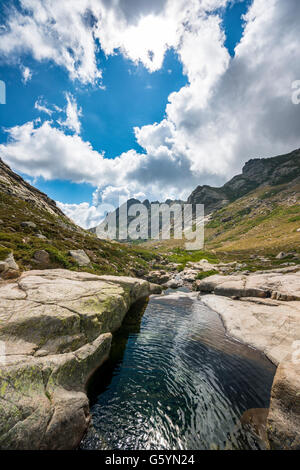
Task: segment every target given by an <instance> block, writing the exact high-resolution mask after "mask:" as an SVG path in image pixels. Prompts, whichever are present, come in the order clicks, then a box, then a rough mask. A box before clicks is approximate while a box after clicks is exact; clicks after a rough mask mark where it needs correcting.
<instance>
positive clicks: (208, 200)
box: [188, 149, 300, 214]
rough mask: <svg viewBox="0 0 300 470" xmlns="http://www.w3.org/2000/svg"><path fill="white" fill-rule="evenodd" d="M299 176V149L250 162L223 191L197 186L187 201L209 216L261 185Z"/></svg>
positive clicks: (278, 183)
mask: <svg viewBox="0 0 300 470" xmlns="http://www.w3.org/2000/svg"><path fill="white" fill-rule="evenodd" d="M299 176H300V149H297V150H295V151H293V152H291V153H289V154H286V155H279V156H277V157H271V158H255V159H252V160H249V161H248V162H247V163H246V164H245V166H244V168H243V170H242V173H241V174H240V175H237V176H234V177H233V178H232V179H231V180H230V181H228V182H227V183H225V184H224V186H222V187H220V188H215V187H212V186H207V185H204V186H198V187H197V188H196V189H195V190H194V191H193V192H192V194H191V195H190V196H189V198H188V203H189V204H204V205H205V212H206V213H207V214H209V213H211V212H213V211H215V210H218V209H221V208H222V207H224V206H226V205H227V204H229V203H231V202H233V201H235V200H237V199H239V198H240V197H243V196H245V195H246V194H249V193H250V192H251V191H253V190H255V189H257V188H258V187H259V186H261V185H270V186H277V185H280V184H283V183H288V182H289V181H293V180H294V179H296V178H297V177H299Z"/></svg>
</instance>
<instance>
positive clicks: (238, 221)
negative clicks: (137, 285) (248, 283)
mask: <svg viewBox="0 0 300 470" xmlns="http://www.w3.org/2000/svg"><path fill="white" fill-rule="evenodd" d="M188 202H189V203H190V204H205V212H206V214H207V215H208V222H207V224H206V226H205V250H207V251H210V252H211V251H213V253H215V254H216V255H217V256H218V258H219V259H223V260H234V259H240V260H244V261H246V262H247V263H248V264H249V263H250V264H251V265H253V266H254V265H255V266H257V267H258V268H263V267H264V263H261V262H259V263H257V261H256V264H255V262H254V261H252V259H253V258H254V259H255V258H256V259H257V257H259V256H266V257H269V264H270V263H271V265H274V264H275V265H276V264H284V263H286V262H288V261H289V256H287V257H286V258H283V259H281V260H279V259H276V256H277V255H278V254H279V252H285V253H286V254H287V255H288V254H289V252H293V255H295V254H296V259H295V256H292V255H291V257H290V258H292V259H293V262H299V261H297V253H298V254H299V253H300V248H299V247H300V150H295V151H294V152H291V153H289V154H287V155H281V156H277V157H273V158H264V159H253V160H250V161H249V162H247V163H246V165H245V166H244V168H243V172H242V174H240V175H237V176H235V177H234V178H232V179H231V180H230V181H229V182H228V183H226V184H225V185H224V186H222V187H221V188H213V187H210V186H198V187H197V188H196V189H195V190H194V191H193V193H192V194H191V195H190V197H189V198H188ZM153 245H155V246H158V247H159V250H160V251H161V252H164V253H165V252H168V251H170V250H172V251H174V250H175V251H176V249H182V248H183V241H181V240H178V241H176V240H170V241H160V242H154V241H148V242H147V243H145V244H144V245H143V246H145V247H147V248H151V247H152V246H153Z"/></svg>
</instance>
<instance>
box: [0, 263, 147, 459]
mask: <svg viewBox="0 0 300 470" xmlns="http://www.w3.org/2000/svg"><path fill="white" fill-rule="evenodd" d="M153 289H154V286H150V284H149V283H148V282H147V281H144V280H141V279H133V278H122V277H114V276H96V275H92V274H89V273H80V272H79V273H78V272H73V271H67V270H63V269H55V270H43V271H28V272H26V273H23V274H22V275H21V277H20V278H19V279H18V282H10V283H4V284H2V285H0V341H3V342H4V343H5V348H6V355H5V356H4V357H0V364H1V365H0V374H1V386H0V396H1V400H0V449H13V450H18V449H20V450H21V449H29V450H36V449H73V448H75V447H76V446H78V444H79V442H80V440H81V438H82V437H83V435H84V433H85V431H86V429H87V427H88V424H89V421H90V416H89V404H88V399H87V396H86V392H85V390H86V389H85V387H86V383H87V380H88V378H89V377H90V376H91V374H92V373H93V372H94V371H95V370H96V369H97V368H98V367H99V366H100V365H101V364H102V363H103V362H104V361H105V360H106V359H107V357H108V355H109V350H110V344H111V337H112V335H111V333H112V332H114V331H115V330H116V329H117V328H119V327H120V325H121V323H122V321H123V319H124V316H125V314H126V312H127V311H128V310H129V308H130V306H131V304H132V303H133V302H135V301H137V300H139V299H141V298H144V297H147V296H149V294H150V293H151V292H152V291H153Z"/></svg>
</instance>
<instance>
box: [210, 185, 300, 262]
mask: <svg viewBox="0 0 300 470" xmlns="http://www.w3.org/2000/svg"><path fill="white" fill-rule="evenodd" d="M299 228H300V180H299V179H298V180H295V181H294V182H292V183H288V184H285V185H280V186H275V187H274V186H273V187H267V186H265V187H263V188H259V189H257V190H255V191H252V192H251V193H250V194H248V195H247V196H244V197H242V198H240V199H238V200H237V201H235V202H233V203H231V204H229V205H228V206H227V207H225V208H223V209H222V210H220V211H217V212H215V213H214V214H213V215H212V218H211V220H210V222H209V223H208V224H207V226H206V233H205V235H206V248H207V249H209V250H214V251H215V252H216V253H217V254H218V256H221V257H222V255H223V256H225V255H226V258H229V259H236V258H240V259H241V258H244V259H246V258H249V257H250V255H255V254H256V255H264V256H269V257H270V258H271V259H272V258H273V259H274V258H275V256H276V255H277V254H278V252H280V251H284V252H287V251H288V252H290V251H293V252H297V253H300V244H299V241H300V233H299V232H297V230H298V229H299ZM286 261H287V260H285V262H286ZM274 263H275V264H276V263H277V264H280V262H277V261H275V260H274Z"/></svg>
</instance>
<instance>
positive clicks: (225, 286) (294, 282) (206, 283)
mask: <svg viewBox="0 0 300 470" xmlns="http://www.w3.org/2000/svg"><path fill="white" fill-rule="evenodd" d="M195 287H196V290H198V291H201V292H205V293H214V294H217V295H223V296H227V297H233V296H235V297H260V298H267V297H272V298H273V299H278V300H286V301H293V300H300V271H297V272H295V273H286V274H284V275H283V274H282V273H278V272H270V271H268V272H265V273H263V274H256V273H253V274H249V275H247V276H245V275H244V274H237V275H231V276H222V275H219V274H216V275H214V276H211V277H209V278H207V279H203V280H202V281H196V282H195Z"/></svg>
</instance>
